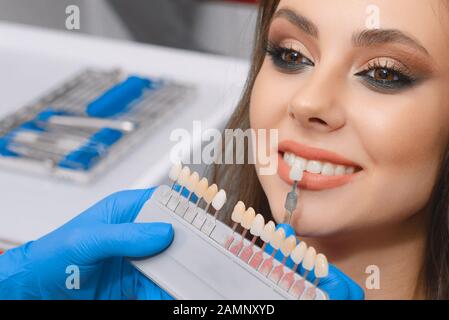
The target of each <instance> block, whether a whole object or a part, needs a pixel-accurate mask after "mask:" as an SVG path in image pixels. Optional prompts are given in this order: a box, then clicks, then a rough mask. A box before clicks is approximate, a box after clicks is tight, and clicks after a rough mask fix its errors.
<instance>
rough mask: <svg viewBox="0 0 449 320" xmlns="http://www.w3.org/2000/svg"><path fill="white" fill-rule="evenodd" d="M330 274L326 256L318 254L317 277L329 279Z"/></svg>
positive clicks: (316, 259)
mask: <svg viewBox="0 0 449 320" xmlns="http://www.w3.org/2000/svg"><path fill="white" fill-rule="evenodd" d="M328 274H329V264H328V263H327V259H326V256H325V255H324V254H321V253H319V254H317V255H316V258H315V276H316V277H317V278H324V277H327V275H328Z"/></svg>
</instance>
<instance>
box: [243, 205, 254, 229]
mask: <svg viewBox="0 0 449 320" xmlns="http://www.w3.org/2000/svg"><path fill="white" fill-rule="evenodd" d="M255 218H256V212H255V211H254V209H253V208H251V207H249V208H248V210H246V211H245V213H244V214H243V218H242V222H241V224H242V227H243V228H245V229H249V228H251V225H252V223H253V221H254V219H255Z"/></svg>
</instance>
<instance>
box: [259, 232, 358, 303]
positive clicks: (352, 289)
mask: <svg viewBox="0 0 449 320" xmlns="http://www.w3.org/2000/svg"><path fill="white" fill-rule="evenodd" d="M278 228H283V229H284V230H285V235H286V237H289V236H290V235H294V234H295V231H294V230H293V228H292V227H291V226H290V225H289V224H279V225H278V226H277V227H276V229H278ZM266 251H267V253H269V254H271V253H272V251H273V247H271V246H270V245H268V246H267V248H266ZM275 258H276V259H278V260H279V261H282V260H283V259H284V256H283V255H282V253H281V252H278V253H276V256H275ZM286 265H287V266H289V267H292V266H293V265H294V262H293V261H292V260H291V259H290V258H288V260H287V262H286ZM298 272H299V273H300V274H301V275H303V274H304V272H305V270H304V269H303V268H302V267H299V268H298ZM307 279H308V280H310V281H311V282H313V281H314V280H315V275H314V274H313V272H311V273H309V274H308V276H307ZM318 287H319V288H320V289H322V290H323V291H325V292H326V293H327V294H328V295H329V299H331V300H363V299H364V298H365V293H364V291H363V289H362V288H361V287H360V286H359V285H358V284H357V283H355V282H354V281H353V280H352V279H351V278H349V277H348V276H347V275H345V274H344V273H343V272H341V271H340V270H339V269H338V268H337V267H335V266H334V265H332V264H329V275H328V276H327V277H326V278H323V279H320V282H319V283H318Z"/></svg>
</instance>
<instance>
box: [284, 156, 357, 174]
mask: <svg viewBox="0 0 449 320" xmlns="http://www.w3.org/2000/svg"><path fill="white" fill-rule="evenodd" d="M284 160H285V162H287V164H288V165H289V166H290V167H291V168H293V167H298V168H303V170H304V171H307V172H310V173H315V174H322V175H323V176H341V175H344V174H353V173H354V172H355V168H354V167H349V166H348V167H347V166H344V165H341V164H339V165H336V164H333V163H330V162H322V161H318V160H307V159H305V158H302V157H298V156H295V155H294V154H293V153H288V152H285V153H284ZM290 172H291V171H290ZM290 179H291V178H290ZM292 180H293V179H292Z"/></svg>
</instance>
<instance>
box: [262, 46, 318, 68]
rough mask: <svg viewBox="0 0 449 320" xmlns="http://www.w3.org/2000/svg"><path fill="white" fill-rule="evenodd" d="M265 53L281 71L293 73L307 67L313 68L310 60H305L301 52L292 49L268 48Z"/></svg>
mask: <svg viewBox="0 0 449 320" xmlns="http://www.w3.org/2000/svg"><path fill="white" fill-rule="evenodd" d="M266 53H267V54H268V55H270V56H271V58H272V60H273V63H274V64H275V66H276V67H278V68H279V69H282V70H283V71H287V72H294V71H299V70H302V69H304V68H305V67H308V66H314V63H313V62H312V61H311V60H310V59H308V58H306V57H305V56H304V55H303V54H302V53H301V52H299V51H296V50H293V49H288V48H282V47H279V46H268V47H267V48H266Z"/></svg>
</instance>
